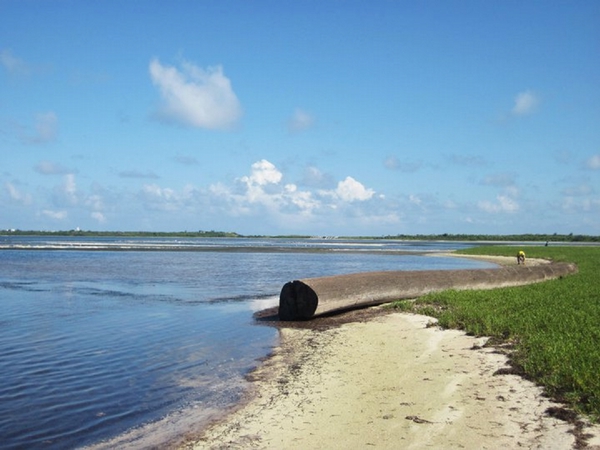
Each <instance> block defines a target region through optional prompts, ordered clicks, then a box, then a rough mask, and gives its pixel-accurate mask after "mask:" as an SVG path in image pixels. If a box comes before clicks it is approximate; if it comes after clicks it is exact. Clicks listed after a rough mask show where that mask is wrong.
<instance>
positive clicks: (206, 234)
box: [0, 230, 243, 238]
mask: <svg viewBox="0 0 600 450" xmlns="http://www.w3.org/2000/svg"><path fill="white" fill-rule="evenodd" d="M0 234H7V235H14V236H80V237H84V236H86V237H87V236H89V237H181V238H196V237H227V238H234V237H243V236H241V235H239V234H237V233H234V232H229V231H214V230H212V231H85V230H63V231H32V230H29V231H27V230H5V231H4V233H0Z"/></svg>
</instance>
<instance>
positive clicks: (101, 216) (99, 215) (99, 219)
mask: <svg viewBox="0 0 600 450" xmlns="http://www.w3.org/2000/svg"><path fill="white" fill-rule="evenodd" d="M91 217H92V219H94V220H95V221H97V222H98V223H105V222H106V217H105V216H104V214H102V213H101V212H99V211H94V212H93V213H92V214H91Z"/></svg>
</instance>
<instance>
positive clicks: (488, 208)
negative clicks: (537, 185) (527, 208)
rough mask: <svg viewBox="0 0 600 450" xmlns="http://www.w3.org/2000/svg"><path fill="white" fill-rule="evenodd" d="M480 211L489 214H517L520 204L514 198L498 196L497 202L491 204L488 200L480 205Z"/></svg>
mask: <svg viewBox="0 0 600 450" xmlns="http://www.w3.org/2000/svg"><path fill="white" fill-rule="evenodd" d="M478 206H479V209H481V210H482V211H485V212H488V213H493V214H496V213H509V214H512V213H516V212H517V211H518V210H519V204H518V203H517V201H516V200H515V199H513V198H510V197H509V196H507V195H498V196H497V197H496V202H490V201H488V200H486V201H481V202H479V204H478Z"/></svg>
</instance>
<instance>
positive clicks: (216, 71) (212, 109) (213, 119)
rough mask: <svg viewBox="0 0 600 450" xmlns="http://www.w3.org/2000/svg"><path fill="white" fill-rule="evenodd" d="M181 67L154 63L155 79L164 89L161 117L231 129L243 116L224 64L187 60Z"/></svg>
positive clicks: (154, 61) (153, 74) (193, 124)
mask: <svg viewBox="0 0 600 450" xmlns="http://www.w3.org/2000/svg"><path fill="white" fill-rule="evenodd" d="M181 66H182V67H181V70H178V69H177V68H175V67H170V66H163V65H161V63H160V61H158V59H153V60H152V61H151V62H150V66H149V70H150V77H151V78H152V82H153V83H154V84H155V85H156V86H158V88H159V89H160V93H161V97H162V102H163V104H162V106H161V108H160V110H159V111H158V116H159V117H160V118H161V119H164V120H166V121H171V122H176V123H180V124H183V125H188V126H192V127H197V128H206V129H227V128H229V127H231V126H232V125H234V124H235V123H236V122H237V121H238V120H239V118H240V117H241V115H242V108H241V106H240V102H239V101H238V98H237V96H236V95H235V93H234V92H233V89H232V87H231V82H230V81H229V79H228V78H227V77H226V76H225V75H224V74H223V69H222V67H221V66H216V67H209V68H207V69H202V68H199V67H197V66H195V65H194V64H192V63H189V62H183V63H182V65H181Z"/></svg>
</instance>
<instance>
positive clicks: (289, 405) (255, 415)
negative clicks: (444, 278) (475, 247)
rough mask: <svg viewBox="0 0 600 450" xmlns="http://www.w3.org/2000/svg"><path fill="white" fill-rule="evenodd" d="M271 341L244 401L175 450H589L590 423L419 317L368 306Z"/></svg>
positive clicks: (291, 328) (487, 353)
mask: <svg viewBox="0 0 600 450" xmlns="http://www.w3.org/2000/svg"><path fill="white" fill-rule="evenodd" d="M512 259H513V258H509V259H508V258H507V259H504V260H502V259H500V258H496V260H495V262H497V263H499V264H513V263H512V262H511V261H510V260H512ZM528 263H530V264H536V263H543V262H542V261H538V262H533V261H528ZM280 333H281V344H280V346H279V347H278V348H277V349H275V350H274V352H273V355H271V357H270V358H268V359H267V360H266V361H265V362H264V363H263V364H262V365H261V366H260V367H259V368H258V369H257V370H256V371H255V372H254V373H252V374H251V376H250V380H251V381H252V383H251V388H250V390H249V392H248V395H247V399H246V401H245V402H243V403H242V404H241V405H239V406H238V407H237V409H235V410H233V411H231V412H230V413H228V414H227V415H225V416H224V417H223V418H221V420H219V421H217V422H215V423H213V424H212V425H211V426H210V427H209V428H208V429H207V430H205V431H204V432H203V433H202V434H201V435H197V436H188V437H187V440H186V442H185V443H184V444H181V445H180V446H179V447H180V448H185V449H359V448H360V449H362V448H382V449H398V448H403V449H421V448H436V449H437V448H443V449H465V448H466V449H471V448H478V449H506V448H511V449H512V448H527V449H572V448H590V449H600V427H599V426H597V425H594V426H592V425H590V424H589V423H588V422H587V421H585V420H584V419H582V418H578V417H575V416H573V414H569V412H568V411H566V410H565V409H564V408H563V406H562V405H560V404H557V403H554V402H553V401H551V400H550V399H548V398H546V397H544V395H543V391H542V389H541V388H540V387H538V386H535V385H534V384H533V383H531V382H529V381H527V380H525V379H523V378H522V377H521V376H519V375H516V374H513V373H512V372H513V371H512V369H511V368H510V366H509V365H508V358H507V356H506V354H505V353H506V352H504V351H503V350H502V349H498V348H493V347H486V346H485V343H486V341H487V339H486V338H475V337H471V336H467V335H466V334H465V333H463V332H461V331H457V330H441V329H440V328H439V327H437V326H435V320H434V319H432V318H430V317H426V316H420V315H414V314H405V313H397V312H390V310H386V309H383V308H381V307H375V308H369V309H365V310H359V311H353V312H350V313H347V314H344V315H341V316H337V317H331V318H324V319H319V320H315V321H310V322H308V323H304V324H301V323H296V324H289V325H283V326H282V328H281V329H280ZM565 415H566V416H569V417H570V419H571V420H570V421H565V420H562V419H560V418H557V417H560V416H565Z"/></svg>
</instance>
